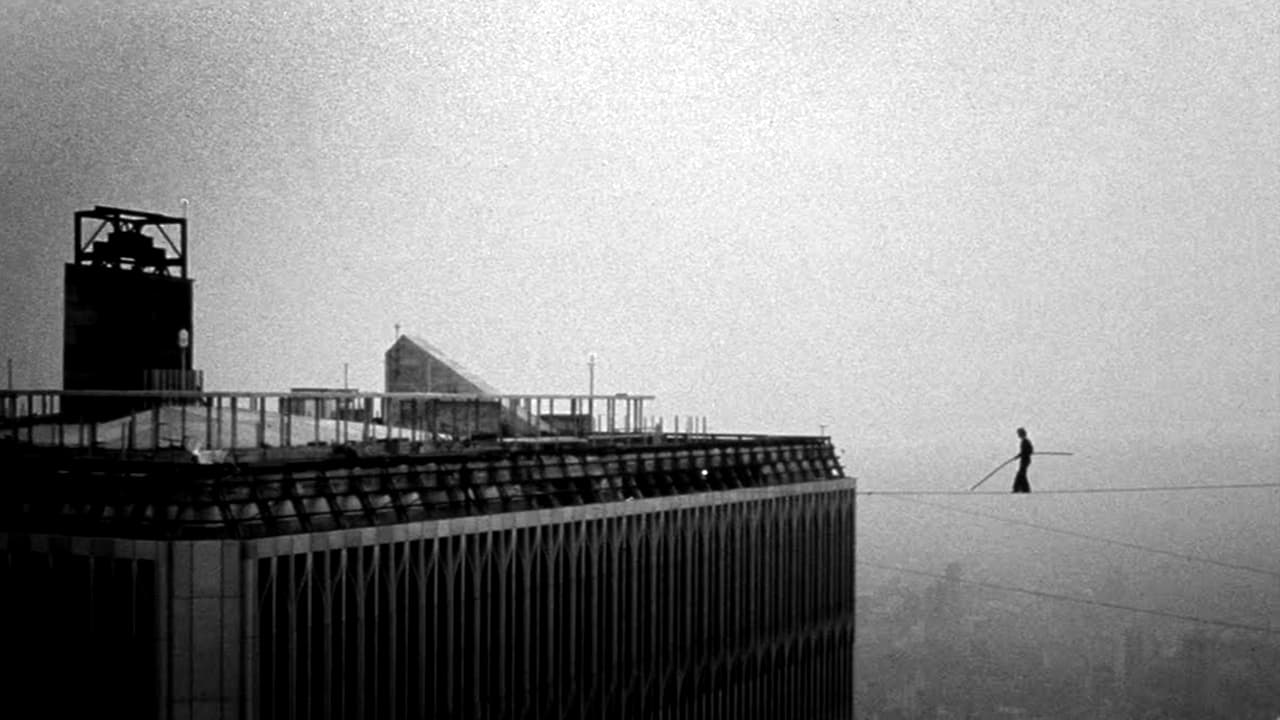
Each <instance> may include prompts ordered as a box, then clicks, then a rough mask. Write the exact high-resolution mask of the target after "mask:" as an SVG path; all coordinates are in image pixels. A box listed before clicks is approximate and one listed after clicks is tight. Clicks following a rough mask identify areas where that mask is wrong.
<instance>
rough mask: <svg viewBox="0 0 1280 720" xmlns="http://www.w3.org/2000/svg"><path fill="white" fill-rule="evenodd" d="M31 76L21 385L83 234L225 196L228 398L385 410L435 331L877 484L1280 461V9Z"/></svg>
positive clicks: (635, 29) (250, 33) (208, 280)
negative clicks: (355, 394) (395, 348)
mask: <svg viewBox="0 0 1280 720" xmlns="http://www.w3.org/2000/svg"><path fill="white" fill-rule="evenodd" d="M0 47H3V48H5V51H4V57H3V59H2V60H0V219H2V222H0V307H3V318H2V319H0V357H12V358H13V361H14V364H15V375H16V378H15V379H16V381H17V384H18V385H20V386H41V387H56V386H58V385H59V384H60V380H61V375H60V354H61V334H62V291H63V288H62V272H63V270H62V265H63V263H65V262H66V261H67V260H69V259H70V257H71V251H72V247H71V244H72V243H71V228H72V213H73V212H75V211H76V210H80V209H87V208H91V207H92V206H93V205H95V204H113V205H122V206H126V207H134V208H138V209H143V210H152V211H158V212H170V213H174V214H177V213H179V212H180V211H181V206H180V204H179V198H182V197H186V198H190V200H191V204H190V209H189V213H190V218H191V222H192V243H193V244H192V251H191V257H192V264H193V275H194V277H195V278H196V317H195V342H196V366H197V367H199V368H203V369H204V370H205V373H206V381H207V385H208V386H209V387H211V388H214V389H238V388H244V389H285V388H288V387H290V386H316V385H333V386H340V385H341V383H342V365H343V363H344V362H349V363H350V364H351V379H352V384H353V385H355V386H358V387H360V388H361V389H366V390H381V389H382V353H383V352H384V351H385V350H386V348H387V347H388V346H389V345H390V343H391V341H392V340H393V333H394V330H393V326H394V325H395V324H396V323H399V324H401V325H402V326H403V328H404V330H405V331H408V332H413V333H416V334H420V335H422V336H424V337H426V338H428V339H430V340H431V341H432V342H433V343H435V344H436V345H438V346H440V347H441V348H442V349H443V350H445V351H446V352H447V353H448V354H450V355H451V356H453V357H455V358H457V359H458V360H460V361H462V362H463V363H464V364H465V365H467V366H468V367H470V368H471V369H473V370H474V371H475V372H477V373H478V374H479V375H480V376H482V377H484V378H485V379H487V380H488V381H489V382H490V383H491V384H493V385H495V386H496V387H498V388H500V389H502V390H504V391H508V392H583V391H585V390H586V389H587V365H586V357H587V354H588V353H589V352H596V353H597V354H598V356H599V365H598V366H597V374H596V377H597V388H598V389H599V390H601V391H605V392H622V391H626V392H637V393H650V394H655V395H657V396H659V401H660V407H659V408H658V409H660V410H661V411H663V412H664V413H666V414H668V415H670V414H672V413H681V414H697V415H707V416H708V417H709V422H710V424H711V428H712V429H718V430H726V431H730V430H731V431H738V430H741V431H787V432H803V433H816V432H817V431H818V429H819V425H820V424H825V425H826V426H827V430H828V432H830V433H831V434H833V435H834V437H835V440H836V443H837V445H838V446H839V447H840V448H841V449H842V450H844V451H845V462H846V465H847V466H848V469H849V470H850V472H851V473H852V474H857V475H860V476H867V477H869V478H870V479H873V480H875V479H879V480H886V481H888V480H900V479H901V478H895V477H894V476H893V475H892V473H893V471H894V469H895V468H932V469H931V470H928V472H932V473H934V474H935V475H936V474H937V473H938V472H941V471H940V470H938V469H939V468H952V469H956V468H959V469H958V470H957V472H958V473H959V474H960V475H961V477H959V478H958V479H948V480H947V481H946V482H947V483H950V484H952V485H956V484H958V485H959V486H961V487H963V486H965V484H966V483H967V482H968V481H970V480H974V479H975V478H974V477H973V475H975V474H976V475H977V476H980V475H981V473H983V472H985V471H986V470H987V469H989V467H990V466H991V465H993V464H994V462H998V461H999V460H1001V459H1003V458H1004V457H1006V456H1007V455H1008V454H1010V453H1012V452H1014V451H1015V450H1016V438H1015V437H1014V435H1013V429H1014V428H1015V427H1017V426H1019V425H1025V426H1027V427H1028V429H1029V430H1030V431H1031V436H1032V438H1033V439H1034V440H1035V441H1036V442H1037V445H1038V446H1039V447H1040V448H1041V449H1053V448H1057V449H1073V450H1077V451H1086V452H1087V451H1090V450H1092V451H1093V452H1094V453H1095V454H1096V455H1102V456H1105V455H1107V454H1108V453H1111V454H1112V455H1114V453H1116V452H1127V453H1134V454H1138V455H1141V454H1142V453H1147V454H1150V453H1154V452H1160V448H1162V447H1166V446H1179V445H1180V443H1182V442H1183V441H1184V440H1186V439H1189V438H1191V439H1196V440H1197V441H1199V442H1204V443H1207V444H1210V445H1213V444H1222V443H1228V442H1237V441H1238V442H1240V443H1242V445H1243V446H1245V447H1247V448H1250V452H1252V453H1254V456H1255V460H1256V458H1257V457H1262V458H1270V460H1271V461H1277V460H1280V362H1277V360H1278V359H1280V230H1278V228H1280V4H1277V3H1275V2H1270V1H1268V2H1256V3H1239V2H1236V3H1227V2H1219V1H1216V0H1215V1H1212V2H1180V3H1163V2H1161V3H1156V2H1119V3H1117V2H1111V1H1109V0H1108V1H1106V2H1074V3H1060V4H1058V3H1012V2H1009V3H1004V2H954V1H948V2H936V3H935V2H853V3H847V4H835V3H805V2H786V3H763V2H731V3H715V4H712V3H694V2H664V3H652V2H640V3H625V4H624V3H581V2H564V3H533V2H504V3H471V2H456V3H454V2H450V3H426V2H417V1H416V0H415V1H406V2H402V3H394V2H389V3H378V4H377V5H376V6H370V7H364V6H357V5H356V4H348V3H303V2H295V3H257V2H227V1H226V0H220V1H219V2H215V3H205V4H194V3H183V2H163V3H161V2H154V3H137V2H114V1H113V2H100V3H93V2H52V1H50V0H38V1H35V2H14V0H6V1H5V2H4V3H3V5H2V6H0ZM909 447H910V448H914V450H913V451H912V452H913V454H910V455H908V454H907V453H906V452H905V449H906V448H909ZM1049 462H1052V461H1050V460H1045V461H1044V464H1043V466H1040V465H1038V466H1037V468H1040V467H1046V468H1047V467H1048V464H1049ZM1057 467H1060V468H1062V472H1064V473H1067V472H1070V473H1074V474H1073V475H1071V476H1070V477H1069V478H1068V480H1070V481H1072V482H1078V483H1079V484H1087V483H1088V482H1089V478H1088V477H1086V476H1084V475H1082V474H1080V472H1081V471H1079V470H1078V468H1080V467H1085V466H1084V465H1081V464H1077V465H1074V466H1072V465H1070V464H1061V465H1059V466H1057ZM1073 467H1074V468H1077V470H1070V469H1071V468H1073ZM1257 467H1262V468H1267V467H1269V468H1272V469H1274V467H1275V463H1274V462H1261V464H1257ZM921 472H922V473H925V472H926V471H925V470H921ZM904 474H908V473H905V471H904ZM938 482H942V480H940V479H939V480H938ZM1001 482H1002V483H1004V481H1001ZM1064 482H1065V480H1064Z"/></svg>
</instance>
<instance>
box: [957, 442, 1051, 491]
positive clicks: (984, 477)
mask: <svg viewBox="0 0 1280 720" xmlns="http://www.w3.org/2000/svg"><path fill="white" fill-rule="evenodd" d="M1031 454H1032V456H1035V455H1074V454H1075V453H1069V452H1052V451H1050V452H1033V453H1031ZM1020 457H1022V453H1018V454H1017V455H1014V456H1013V457H1011V458H1009V459H1008V460H1005V461H1004V462H1002V463H1000V464H999V465H997V466H996V469H995V470H992V471H991V472H989V473H987V474H986V475H984V476H983V478H982V479H981V480H979V481H978V482H977V483H975V484H974V486H973V487H971V488H969V492H973V491H974V490H977V489H978V486H979V485H981V484H982V483H984V482H986V481H988V480H990V479H991V476H992V475H995V474H996V473H998V472H1000V471H1001V470H1003V469H1004V466H1005V465H1008V464H1009V463H1011V462H1013V461H1014V460H1017V459H1018V458H1020Z"/></svg>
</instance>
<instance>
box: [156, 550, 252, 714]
mask: <svg viewBox="0 0 1280 720" xmlns="http://www.w3.org/2000/svg"><path fill="white" fill-rule="evenodd" d="M168 550H169V551H168V568H167V572H168V575H169V581H170V587H171V588H172V594H171V595H170V597H169V598H168V600H169V602H168V614H169V618H168V627H169V642H168V647H167V656H168V657H167V662H166V664H167V666H168V668H169V675H170V688H169V690H170V692H169V696H168V709H167V713H166V714H167V715H169V716H176V717H182V716H195V717H208V718H222V719H224V720H228V719H231V718H242V717H247V716H248V715H249V713H248V712H247V710H248V705H247V703H244V702H242V698H243V693H242V686H241V678H242V672H243V661H244V657H243V656H242V650H243V646H242V644H241V641H242V638H243V637H244V634H245V633H244V630H245V626H244V625H243V617H244V613H243V609H244V603H245V596H244V594H243V585H244V583H243V567H244V561H243V559H242V557H241V547H240V542H239V541H233V540H228V541H223V540H201V541H188V540H181V541H174V542H172V543H170V545H169V549H168Z"/></svg>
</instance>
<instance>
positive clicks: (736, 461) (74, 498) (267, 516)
mask: <svg viewBox="0 0 1280 720" xmlns="http://www.w3.org/2000/svg"><path fill="white" fill-rule="evenodd" d="M843 476H844V473H843V470H842V469H841V467H840V464H839V461H838V460H837V459H836V457H835V453H834V449H833V447H832V445H831V444H830V442H829V441H828V440H826V439H824V438H786V437H777V438H774V437H753V438H737V437H725V438H716V437H714V436H701V437H698V438H697V439H688V438H686V439H681V438H670V437H667V438H658V437H652V438H645V441H644V442H643V443H640V444H631V445H627V444H622V443H605V444H584V443H576V444H566V445H554V446H547V445H534V446H529V447H520V446H515V447H507V448H504V449H488V450H475V451H471V452H457V453H433V454H426V455H383V456H374V457H360V456H354V457H327V458H323V459H313V460H305V461H291V462H280V463H258V464H252V465H243V466H236V465H232V464H225V465H198V464H193V463H189V462H188V463H176V462H169V463H163V462H123V461H119V460H111V459H104V458H96V459H94V458H76V457H69V458H64V459H62V460H58V459H56V458H50V459H48V460H47V461H45V462H41V463H36V464H32V465H29V466H28V467H27V468H26V469H25V470H24V471H22V472H21V473H20V474H19V475H18V476H17V477H15V478H13V481H12V482H9V483H7V484H6V485H5V486H4V487H3V488H0V531H3V530H11V531H23V532H45V533H54V534H65V535H79V536H105V537H121V538H157V539H178V538H191V539H198V538H245V537H262V536H270V535H288V534H296V533H307V532H318V531H328V530H340V529H348V528H361V527H375V526H379V525H391V524H396V523H405V522H416V521H421V520H428V519H439V518H448V517H462V516H469V515H486V514H493V513H504V512H518V511H522V510H530V509H539V508H554V507H566V506H574V505H585V504H592V503H600V502H611V501H626V500H635V499H642V498H651V497H659V496H669V495H681V494H689V493H697V492H708V491H718V490H732V489H737V488H748V487H762V486H771V485H785V484H792V483H798V482H809V481H813V480H817V479H824V478H840V477H843Z"/></svg>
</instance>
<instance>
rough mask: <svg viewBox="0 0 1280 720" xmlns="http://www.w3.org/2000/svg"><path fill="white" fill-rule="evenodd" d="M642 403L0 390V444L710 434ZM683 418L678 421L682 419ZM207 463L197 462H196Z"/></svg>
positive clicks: (132, 445) (187, 445) (640, 399)
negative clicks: (659, 414) (661, 415)
mask: <svg viewBox="0 0 1280 720" xmlns="http://www.w3.org/2000/svg"><path fill="white" fill-rule="evenodd" d="M652 400H653V396H649V395H629V394H617V395H560V394H550V395H549V394H537V395H460V394H451V393H408V392H398V393H356V392H225V391H219V392H200V391H181V390H179V391H172V390H133V391H119V390H0V443H15V442H16V443H18V444H21V445H28V446H34V447H57V448H78V449H83V450H87V451H90V452H92V451H95V450H105V451H112V450H114V451H166V450H181V451H183V452H185V453H187V454H190V455H195V456H197V457H204V456H205V455H209V456H211V457H213V458H214V459H215V460H216V459H217V458H218V457H220V455H219V453H227V452H230V453H232V454H233V455H234V454H235V453H237V452H239V451H243V450H252V449H266V448H303V447H315V446H334V445H353V444H367V443H389V444H406V443H407V444H410V445H413V444H420V445H419V447H425V448H436V447H448V446H456V445H458V444H469V443H474V442H477V441H504V440H522V439H530V438H559V439H588V438H596V437H601V436H622V435H635V434H643V433H655V432H658V433H661V432H664V431H666V432H676V433H678V432H680V430H681V429H683V430H684V432H685V433H687V434H692V433H695V432H702V433H705V432H706V419H705V418H697V417H691V416H688V417H685V418H683V419H682V418H676V419H675V420H674V422H670V421H668V420H658V419H656V418H654V417H650V416H646V415H645V408H646V403H648V402H650V401H652ZM682 420H683V422H682ZM202 453H203V454H205V455H201V454H202Z"/></svg>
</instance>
